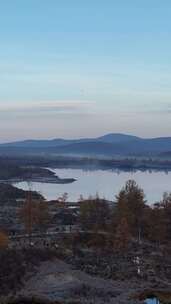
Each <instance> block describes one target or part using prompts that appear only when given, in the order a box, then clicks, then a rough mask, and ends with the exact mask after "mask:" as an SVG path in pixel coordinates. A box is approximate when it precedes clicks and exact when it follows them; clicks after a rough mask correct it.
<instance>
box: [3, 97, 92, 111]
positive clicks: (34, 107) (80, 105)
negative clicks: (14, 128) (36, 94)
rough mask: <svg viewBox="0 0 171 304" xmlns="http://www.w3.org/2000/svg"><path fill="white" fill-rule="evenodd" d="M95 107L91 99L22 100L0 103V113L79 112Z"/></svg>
mask: <svg viewBox="0 0 171 304" xmlns="http://www.w3.org/2000/svg"><path fill="white" fill-rule="evenodd" d="M94 107H95V103H94V102H93V101H92V102H91V101H79V100H78V101H73V100H68V101H62V100H61V101H44V102H34V103H33V102H29V103H28V102H27V103H26V104H25V103H24V102H23V103H22V104H21V103H20V104H17V103H15V104H12V103H11V104H8V105H0V111H1V113H6V114H10V113H17V114H22V113H25V114H33V113H34V114H41V113H44V114H46V113H47V114H48V113H66V114H67V113H81V112H90V111H92V110H93V108H94Z"/></svg>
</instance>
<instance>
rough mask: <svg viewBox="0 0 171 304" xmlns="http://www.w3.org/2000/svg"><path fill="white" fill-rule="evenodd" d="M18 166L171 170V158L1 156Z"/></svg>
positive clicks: (0, 160)
mask: <svg viewBox="0 0 171 304" xmlns="http://www.w3.org/2000/svg"><path fill="white" fill-rule="evenodd" d="M4 162H6V163H8V164H11V165H18V166H36V167H54V168H73V169H74V168H83V169H89V170H91V169H92V170H93V169H97V168H98V169H103V170H108V169H117V170H123V171H135V170H141V171H145V170H165V171H169V170H171V160H167V159H162V158H154V159H153V158H139V157H137V158H136V157H134V158H133V157H130V158H119V159H117V158H112V159H111V158H110V159H102V158H93V157H92V158H88V157H70V156H53V157H52V156H40V155H39V156H36V155H35V156H32V157H30V156H25V157H22V156H20V157H19V156H18V157H12V156H11V157H1V158H0V164H1V163H4Z"/></svg>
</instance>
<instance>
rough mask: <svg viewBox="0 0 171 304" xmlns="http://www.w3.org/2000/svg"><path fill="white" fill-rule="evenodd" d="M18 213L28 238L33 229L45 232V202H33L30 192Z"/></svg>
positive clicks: (46, 217)
mask: <svg viewBox="0 0 171 304" xmlns="http://www.w3.org/2000/svg"><path fill="white" fill-rule="evenodd" d="M19 213H20V218H21V221H22V222H23V223H24V226H25V229H26V232H27V233H28V234H29V237H30V236H31V234H32V231H33V229H38V230H39V231H41V232H42V231H44V230H46V228H47V224H48V219H49V212H48V205H47V203H46V202H45V201H39V200H33V199H32V195H31V191H30V192H29V195H28V197H27V199H26V202H25V204H24V206H23V207H22V208H21V209H20V212H19Z"/></svg>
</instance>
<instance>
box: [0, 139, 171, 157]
mask: <svg viewBox="0 0 171 304" xmlns="http://www.w3.org/2000/svg"><path fill="white" fill-rule="evenodd" d="M170 151H171V137H158V138H141V137H137V136H133V135H126V134H118V133H111V134H107V135H104V136H101V137H97V138H82V139H61V138H57V139H52V140H24V141H17V142H11V143H5V144H0V155H21V154H24V155H25V154H27V155H30V154H32V155H33V154H34V155H40V154H41V155H42V154H45V155H70V156H84V157H101V156H103V157H104V156H105V157H115V156H145V155H146V156H147V155H148V156H156V155H162V154H163V155H167V154H170Z"/></svg>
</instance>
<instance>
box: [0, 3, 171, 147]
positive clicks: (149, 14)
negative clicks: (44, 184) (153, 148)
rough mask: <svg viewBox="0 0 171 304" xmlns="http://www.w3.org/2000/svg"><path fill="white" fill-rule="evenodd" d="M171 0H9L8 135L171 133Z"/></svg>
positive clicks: (1, 16) (1, 58) (0, 109)
mask: <svg viewBox="0 0 171 304" xmlns="http://www.w3.org/2000/svg"><path fill="white" fill-rule="evenodd" d="M170 15H171V1H170V0H163V1H161V0H160V1H159V0H155V1H154V0H148V1H147V0H143V1H138V0H137V1H136V0H120V1H115V0H106V1H104V0H98V1H97V0H91V1H90V0H86V1H81V0H48V1H47V0H41V1H40V0H25V1H23V0H12V1H11V0H5V1H4V0H0V129H1V134H0V141H1V142H3V141H10V140H17V139H23V138H45V137H46V138H53V137H65V138H66V137H68V138H70V137H73V138H75V137H83V136H96V135H101V134H104V133H107V132H124V133H132V134H136V135H140V136H143V137H150V136H169V135H171V132H170V119H171V59H170V54H171V39H170V38H171V21H170Z"/></svg>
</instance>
